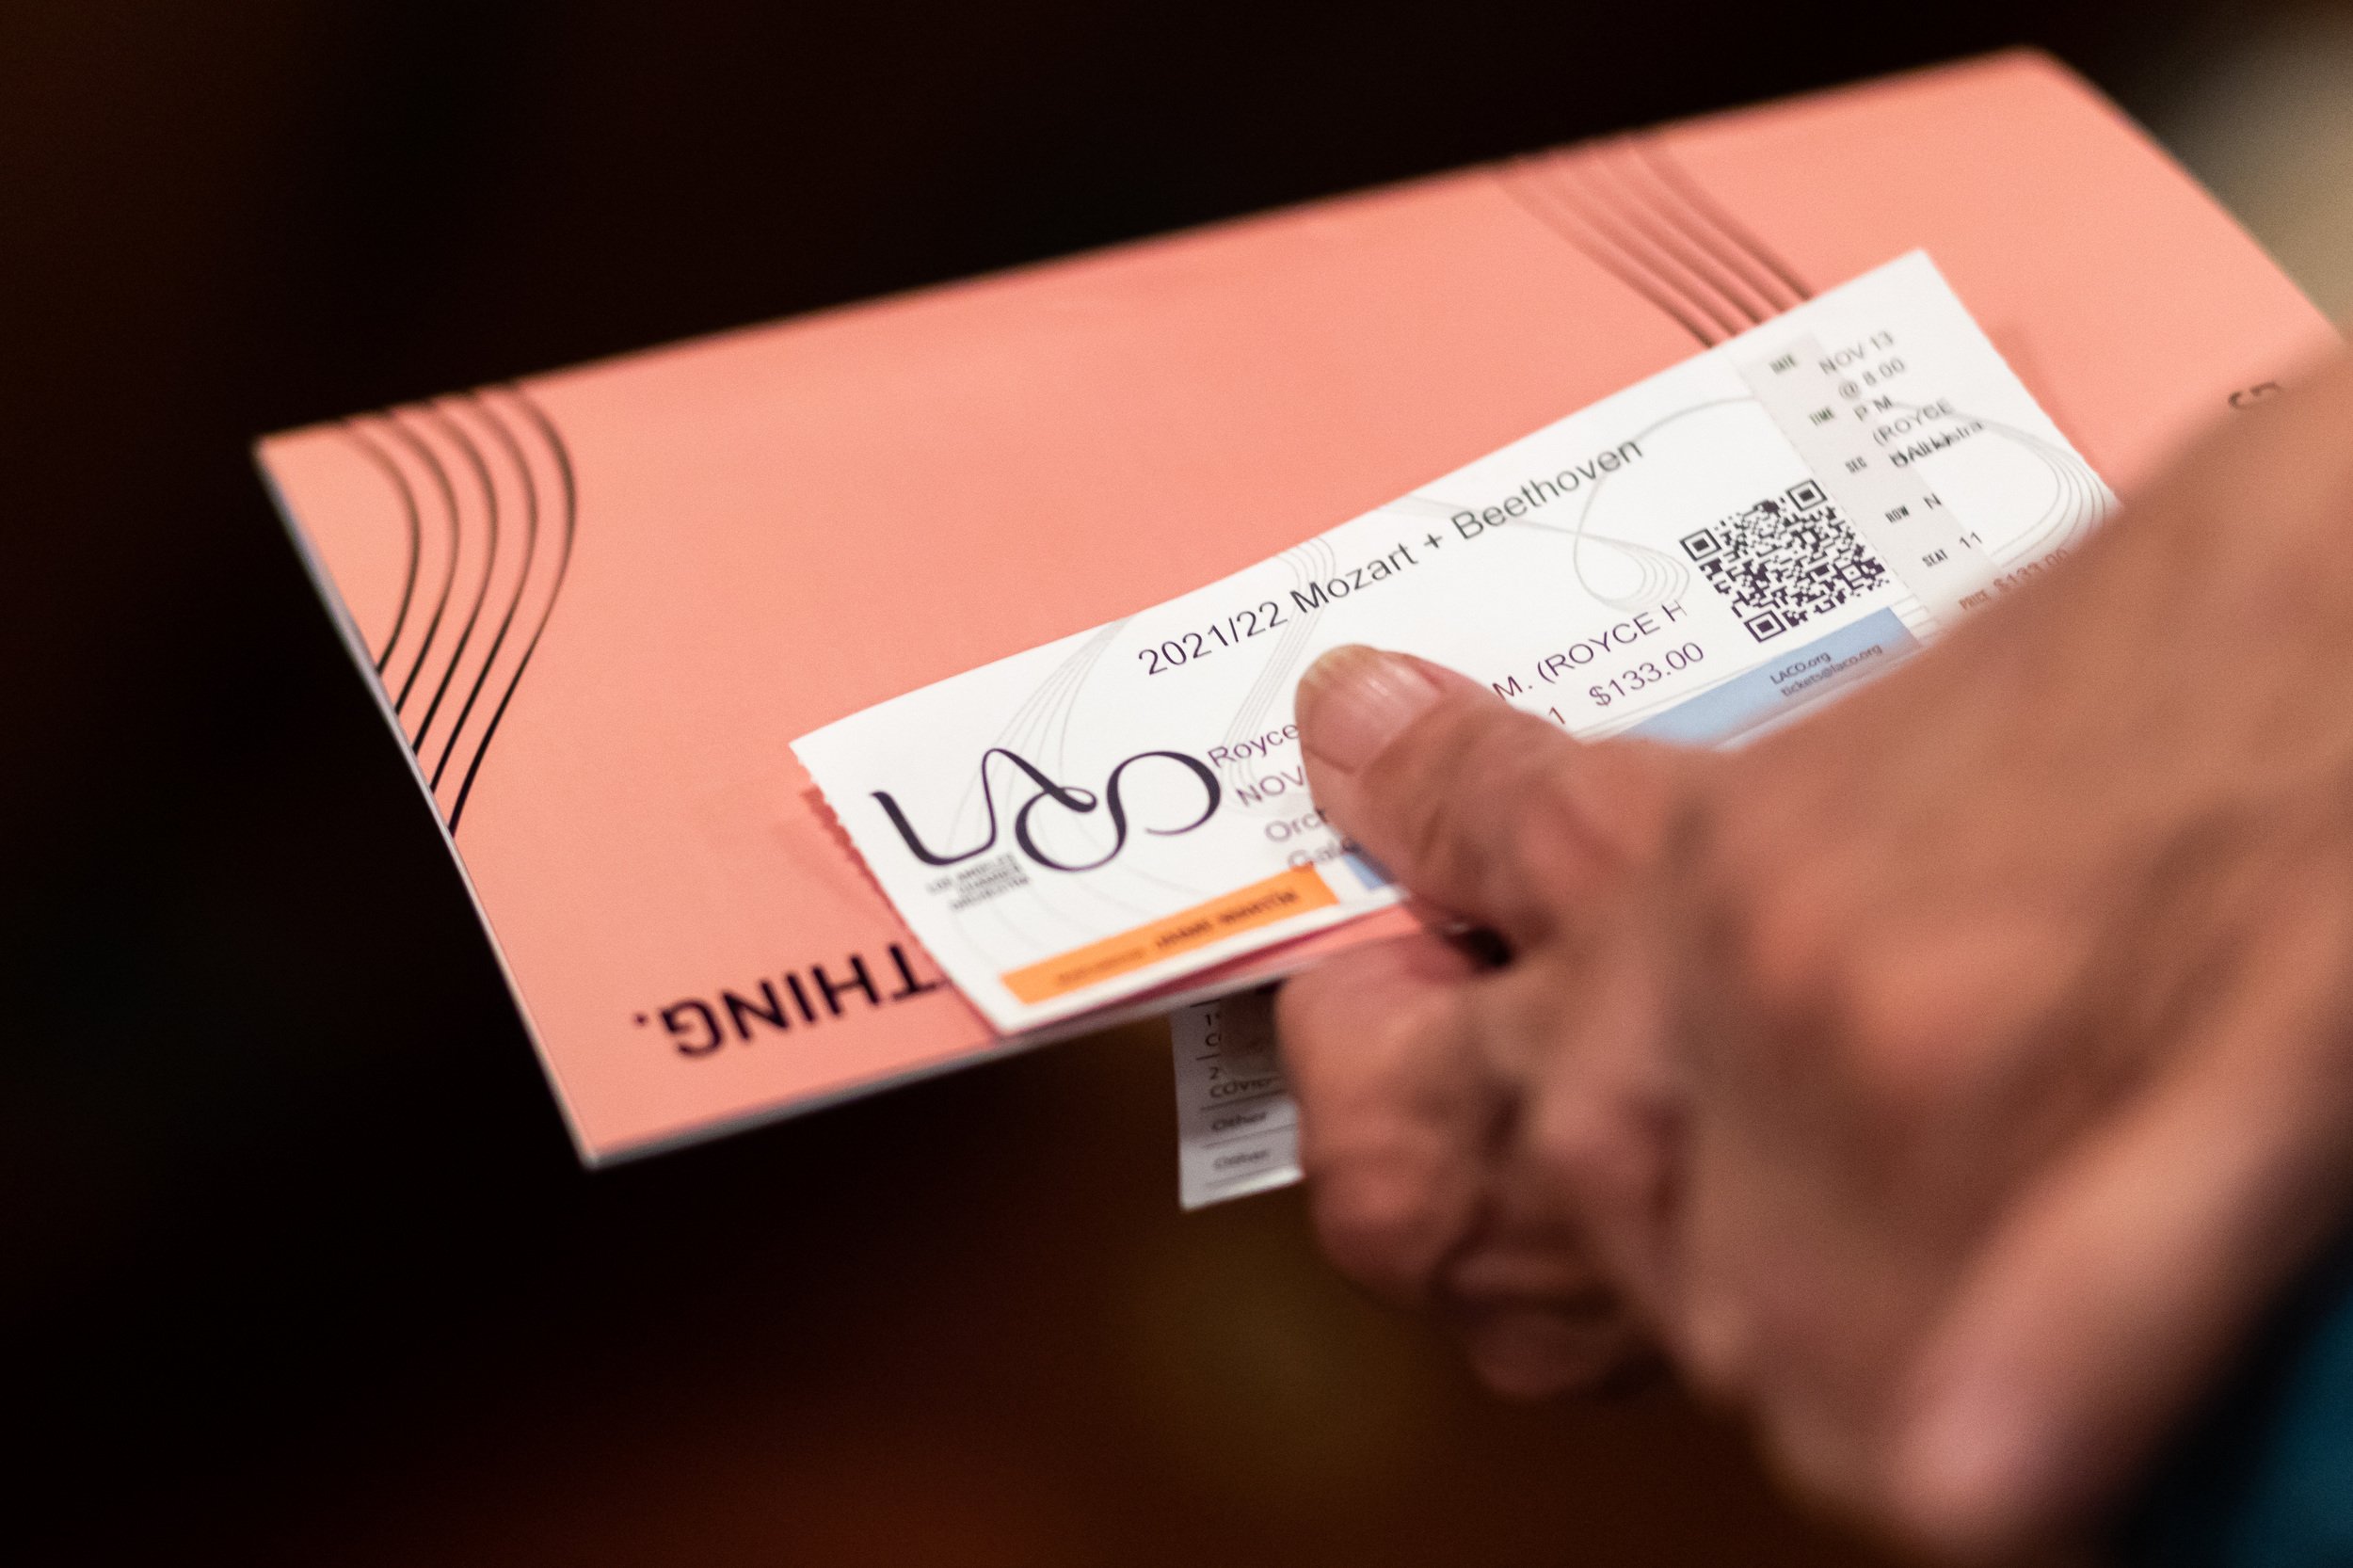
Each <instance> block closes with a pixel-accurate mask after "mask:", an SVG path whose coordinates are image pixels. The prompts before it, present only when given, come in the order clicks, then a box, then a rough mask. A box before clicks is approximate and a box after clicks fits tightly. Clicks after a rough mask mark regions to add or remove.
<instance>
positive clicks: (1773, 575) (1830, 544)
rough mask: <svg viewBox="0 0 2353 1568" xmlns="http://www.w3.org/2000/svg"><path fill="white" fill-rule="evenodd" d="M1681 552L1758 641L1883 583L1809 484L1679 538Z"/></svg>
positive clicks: (1880, 570)
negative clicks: (1728, 602)
mask: <svg viewBox="0 0 2353 1568" xmlns="http://www.w3.org/2000/svg"><path fill="white" fill-rule="evenodd" d="M1683 552H1684V553H1685V554H1686V555H1689V557H1690V558H1691V560H1692V562H1693V563H1694V564H1695V565H1696V566H1698V568H1700V570H1702V571H1703V572H1705V573H1706V574H1707V580H1708V582H1709V583H1711V584H1714V585H1715V588H1716V591H1717V592H1718V593H1720V594H1721V595H1723V596H1724V598H1726V599H1727V600H1731V601H1732V609H1733V613H1734V614H1735V615H1737V616H1739V617H1740V624H1741V625H1743V626H1745V627H1747V628H1748V629H1749V635H1750V636H1752V637H1753V638H1755V639H1756V640H1757V641H1758V642H1760V643H1761V642H1766V641H1769V640H1770V639H1772V638H1774V637H1778V636H1780V635H1781V634H1782V633H1783V632H1786V631H1788V630H1789V629H1790V628H1791V627H1793V626H1796V625H1799V624H1800V623H1801V622H1803V621H1805V620H1807V619H1810V618H1811V617H1813V616H1818V615H1821V614H1823V613H1825V612H1826V611H1830V610H1834V609H1836V608H1837V607H1838V606H1839V605H1841V604H1844V603H1846V602H1847V600H1849V599H1852V598H1853V597H1854V596H1855V595H1857V594H1867V593H1869V592H1870V591H1871V590H1872V589H1873V588H1876V587H1878V586H1879V585H1880V584H1881V583H1883V582H1885V581H1886V580H1887V568H1885V567H1884V566H1882V565H1881V564H1880V560H1879V558H1878V557H1877V556H1875V555H1873V554H1872V553H1871V552H1869V551H1868V550H1866V549H1865V548H1864V545H1863V541H1862V540H1861V539H1859V538H1857V537H1856V536H1855V531H1854V530H1853V529H1852V528H1850V527H1849V526H1848V525H1847V520H1846V519H1845V518H1843V517H1841V516H1839V515H1838V508H1837V507H1835V506H1833V505H1832V504H1831V500H1830V497H1829V496H1828V495H1825V494H1824V493H1823V492H1822V487H1821V486H1819V485H1817V484H1816V483H1815V482H1814V481H1813V480H1811V479H1808V480H1806V481H1805V482H1804V483H1802V484H1799V485H1792V486H1790V487H1789V488H1788V489H1787V490H1785V491H1784V492H1783V493H1782V494H1780V495H1777V496H1771V497H1769V498H1768V499H1766V500H1763V501H1760V502H1758V503H1757V504H1755V505H1753V506H1752V507H1750V508H1749V509H1748V510H1747V511H1744V512H1737V513H1735V514H1734V515H1733V516H1731V517H1728V518H1726V519H1724V520H1722V521H1721V522H1719V523H1717V524H1716V525H1715V526H1714V527H1712V528H1703V529H1701V530H1700V531H1699V532H1698V533H1696V534H1687V535H1685V536H1684V538H1683Z"/></svg>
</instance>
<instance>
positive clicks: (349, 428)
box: [343, 420, 424, 680]
mask: <svg viewBox="0 0 2353 1568" xmlns="http://www.w3.org/2000/svg"><path fill="white" fill-rule="evenodd" d="M343 431H344V439H345V440H349V441H350V442H351V444H352V445H354V446H356V447H358V448H359V449H360V451H361V452H363V453H365V454H366V455H367V459H368V461H369V462H371V463H373V464H375V465H376V469H377V470H378V471H379V472H381V473H382V474H383V475H384V477H385V478H387V479H390V480H391V481H392V488H393V490H394V491H396V492H397V493H398V494H399V496H400V509H401V511H402V513H403V514H404V515H405V516H406V517H407V518H408V575H407V576H406V577H404V578H403V579H402V580H401V584H400V608H399V609H397V610H395V611H393V612H392V635H391V636H389V637H387V638H385V639H384V651H383V652H381V653H379V654H377V655H376V679H377V680H382V679H383V678H384V666H385V665H387V664H391V663H392V649H394V648H398V647H399V646H400V633H401V629H402V628H404V627H406V626H407V625H408V604H409V601H410V600H413V599H414V598H415V597H416V593H417V555H418V553H419V552H421V551H422V550H423V549H424V525H423V523H422V522H420V521H419V520H418V518H417V492H416V491H415V490H413V489H411V488H409V486H408V475H407V474H405V473H403V472H400V465H399V464H398V463H395V462H393V461H392V455H391V454H390V453H387V452H386V451H385V450H384V449H383V448H382V447H380V446H378V445H376V442H375V441H374V440H371V439H369V437H368V435H367V433H366V432H365V431H363V430H361V429H360V426H359V424H357V423H356V422H355V421H352V420H345V421H344V424H343Z"/></svg>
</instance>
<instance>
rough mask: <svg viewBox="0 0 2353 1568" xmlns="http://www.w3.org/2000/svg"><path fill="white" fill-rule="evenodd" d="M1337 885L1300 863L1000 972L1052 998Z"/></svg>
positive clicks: (1008, 984) (1319, 898) (1018, 986)
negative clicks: (1147, 921) (1040, 960)
mask: <svg viewBox="0 0 2353 1568" xmlns="http://www.w3.org/2000/svg"><path fill="white" fill-rule="evenodd" d="M1338 902H1339V900H1338V899H1337V898H1335V897H1333V896H1332V888H1331V886H1330V885H1329V884H1328V883H1326V882H1325V881H1324V880H1323V878H1322V877H1321V876H1320V875H1318V874H1317V873H1316V870H1315V868H1314V867H1312V866H1294V867H1292V868H1291V869H1290V870H1289V871H1287V872H1284V873H1283V874H1282V875H1280V876H1270V877H1268V878H1267V879H1266V880H1265V881H1264V882H1254V883H1252V884H1251V885H1250V886H1249V887H1247V888H1235V889H1234V890H1233V891H1232V892H1230V893H1220V894H1219V895H1218V896H1217V897H1215V898H1213V899H1211V900H1209V903H1207V904H1194V905H1193V907H1192V908H1190V909H1183V910H1179V911H1178V912H1177V913H1176V914H1174V915H1170V916H1167V917H1165V918H1163V919H1161V920H1154V921H1153V922H1152V923H1151V924H1149V925H1140V926H1138V927H1136V928H1135V929H1134V930H1133V931H1123V932H1121V933H1120V934H1119V935H1118V936H1106V937H1105V938H1103V940H1101V941H1099V942H1090V943H1088V944H1087V945H1086V946H1085V947H1082V948H1073V949H1072V950H1071V951H1070V952H1065V953H1063V954H1061V955H1060V956H1058V957H1054V958H1048V959H1047V960H1046V961H1045V962H1044V963H1042V964H1032V965H1031V966H1030V967H1029V968H1025V969H1016V970H1014V971H1013V972H1012V973H1010V974H1007V975H1003V976H1000V978H1001V979H1002V980H1003V981H1004V983H1005V989H1006V990H1008V991H1011V992H1012V993H1013V994H1014V995H1015V996H1016V997H1018V998H1020V999H1021V1000H1023V1001H1025V1002H1040V1001H1049V1000H1052V999H1054V998H1055V997H1059V996H1066V995H1068V994H1069V993H1070V992H1072V991H1076V990H1079V989H1080V988H1081V987H1083V986H1087V985H1093V984H1098V983H1099V982H1102V981H1106V980H1110V979H1112V978H1114V977H1116V976H1119V975H1123V974H1130V973H1133V972H1134V971H1135V970H1137V969H1141V968H1144V967H1145V966H1146V965H1149V964H1157V963H1159V962H1160V960H1161V959H1163V958H1174V957H1176V956H1177V954H1178V953H1180V952H1192V951H1193V949H1195V948H1205V947H1208V946H1209V944H1210V943H1211V942H1216V941H1222V940H1224V939H1225V937H1228V936H1233V935H1235V934H1236V933H1237V932H1242V931H1255V930H1256V929H1257V928H1258V927H1259V926H1262V925H1273V923H1274V922H1275V921H1277V920H1289V919H1290V918H1291V917H1292V916H1293V915H1300V914H1305V912H1306V911H1308V910H1310V909H1321V908H1322V907H1324V906H1325V905H1326V904H1337V903H1338Z"/></svg>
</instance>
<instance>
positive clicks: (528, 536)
mask: <svg viewBox="0 0 2353 1568" xmlns="http://www.w3.org/2000/svg"><path fill="white" fill-rule="evenodd" d="M466 402H467V406H468V407H470V408H472V409H473V410H474V415H475V417H476V418H478V419H480V420H481V421H482V422H483V423H484V424H487V425H488V426H489V428H490V429H491V431H492V432H493V433H494V434H496V435H497V437H498V439H499V444H500V445H502V446H503V447H504V448H505V449H506V456H507V460H508V461H509V462H511V463H513V464H514V465H515V472H516V474H517V475H518V476H519V477H520V479H521V481H522V487H523V564H522V567H521V568H520V570H518V571H517V572H516V574H515V597H514V598H513V599H510V600H507V601H506V613H505V614H504V616H500V617H499V629H498V634H497V635H496V636H494V637H492V638H491V639H490V651H489V652H488V653H486V654H484V655H483V656H482V669H481V672H480V673H479V674H477V675H476V676H475V677H474V678H473V690H472V691H470V692H468V693H467V694H466V702H465V706H463V707H461V708H459V709H458V710H457V722H456V724H454V725H452V726H451V727H450V731H449V741H448V744H445V745H443V746H442V747H441V760H440V763H439V764H438V765H436V766H435V768H434V769H433V788H434V789H435V790H439V789H440V787H441V775H442V774H444V773H446V772H448V771H449V760H450V758H451V757H452V756H454V755H456V751H457V738H458V737H459V736H461V735H463V734H464V733H465V732H466V720H467V719H469V718H470V717H472V714H473V705H474V703H475V702H476V701H478V700H479V699H480V698H481V696H482V689H483V687H485V686H487V685H488V684H489V680H490V671H491V668H492V667H493V666H494V665H496V664H498V660H499V650H500V649H501V648H504V647H505V646H506V633H507V632H509V631H510V630H512V629H513V627H514V625H515V612H516V611H518V610H520V609H521V608H522V603H523V590H524V589H526V588H528V587H529V586H530V585H531V562H532V558H533V557H534V556H535V555H536V554H537V553H538V550H539V490H538V487H537V486H536V485H534V484H533V483H532V481H531V465H530V464H528V463H526V462H524V461H523V454H522V448H521V447H520V446H518V445H517V444H516V442H515V438H514V435H513V434H512V433H511V432H509V431H508V429H507V428H506V426H505V425H504V424H502V423H501V422H500V420H499V417H498V415H497V413H496V412H495V411H494V410H492V409H491V408H490V407H489V405H488V404H486V403H484V402H483V401H482V399H481V398H480V397H479V396H477V395H472V394H470V395H469V396H468V398H467V400H466Z"/></svg>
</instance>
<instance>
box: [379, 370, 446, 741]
mask: <svg viewBox="0 0 2353 1568" xmlns="http://www.w3.org/2000/svg"><path fill="white" fill-rule="evenodd" d="M377 417H379V418H380V419H382V420H383V421H384V427H385V428H386V429H388V430H390V431H391V432H392V434H393V435H394V436H396V437H398V438H399V440H400V444H401V445H403V446H405V447H407V448H408V450H409V451H410V452H413V453H415V454H416V456H417V461H419V462H421V463H423V464H424V466H425V472H428V473H430V474H432V475H433V484H434V488H437V489H439V490H440V492H441V506H442V509H443V510H444V511H446V512H447V513H448V514H449V566H448V568H446V569H444V570H443V571H442V573H441V591H440V596H439V597H438V598H436V599H435V600H434V601H433V618H432V619H431V620H429V621H427V622H425V624H424V642H422V643H420V644H418V645H417V660H416V663H415V664H410V665H409V666H408V680H404V681H402V682H401V683H400V696H396V697H394V698H393V699H392V712H394V713H398V712H400V711H401V710H402V709H403V708H405V707H407V706H408V693H409V690H410V689H411V688H412V687H414V686H415V685H416V683H417V677H418V675H419V674H421V673H422V672H423V671H424V661H425V659H426V657H427V656H428V655H429V654H431V653H432V651H433V639H434V638H435V637H437V636H439V635H440V632H441V616H442V614H443V612H445V611H447V610H448V609H449V593H450V589H451V588H452V587H453V586H454V585H456V582H457V546H458V534H457V492H456V490H455V489H454V488H451V486H450V482H449V473H448V472H447V471H446V470H444V469H443V468H442V467H441V464H440V459H439V458H437V457H435V456H433V454H432V453H431V452H430V451H428V450H427V449H426V447H425V444H424V442H423V441H421V440H417V438H416V437H415V436H414V435H412V434H411V433H410V432H409V430H408V426H407V425H405V424H401V422H400V419H399V416H398V415H396V414H394V413H392V412H389V411H388V412H386V413H384V414H381V415H379V416H377ZM422 741H423V733H422V731H420V733H419V738H418V741H417V742H412V743H411V744H412V745H413V744H422Z"/></svg>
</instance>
